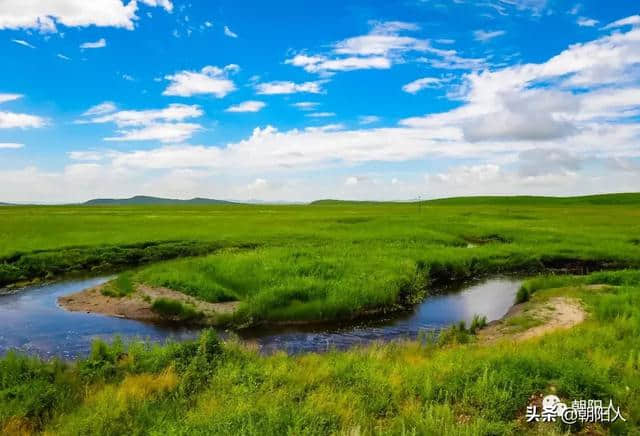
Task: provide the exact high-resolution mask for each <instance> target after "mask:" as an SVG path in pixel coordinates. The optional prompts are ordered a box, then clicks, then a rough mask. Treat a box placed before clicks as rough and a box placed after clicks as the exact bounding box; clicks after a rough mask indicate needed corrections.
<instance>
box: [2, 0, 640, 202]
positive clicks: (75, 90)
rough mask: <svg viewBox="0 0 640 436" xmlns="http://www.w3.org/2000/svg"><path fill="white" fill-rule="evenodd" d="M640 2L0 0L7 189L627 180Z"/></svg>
mask: <svg viewBox="0 0 640 436" xmlns="http://www.w3.org/2000/svg"><path fill="white" fill-rule="evenodd" d="M239 3H242V4H239ZM639 12H640V11H639V8H638V7H635V8H634V7H632V6H631V2H629V1H609V2H606V6H605V4H604V3H603V2H600V1H581V2H574V1H570V2H565V1H552V0H547V1H545V0H481V1H476V0H422V1H419V0H414V1H325V2H299V1H296V2H294V1H287V2H285V1H281V2H231V1H228V2H227V1H220V2H215V3H214V2H210V1H180V0H139V1H137V2H135V1H129V0H95V1H92V2H85V1H82V0H52V1H50V2H38V1H24V0H5V1H3V2H2V3H1V4H0V50H1V57H2V68H1V69H0V75H2V77H1V79H2V80H1V81H0V83H1V84H2V85H0V201H37V202H66V201H81V200H86V199H89V198H93V197H123V196H129V195H135V194H148V195H161V196H171V197H179V198H189V197H194V196H207V197H217V198H230V199H238V200H247V199H262V200H268V201H281V200H284V201H307V200H313V199H317V198H326V197H333V198H352V199H379V200H401V199H412V198H417V197H422V198H429V197H440V196H450V195H474V194H516V193H527V194H555V195H569V194H582V193H592V192H609V191H637V190H638V187H639V186H640V185H639V182H640V163H639V161H638V155H639V151H640V147H638V145H639V144H640V141H639V138H640V123H639V117H638V114H640V17H639V16H638V15H637V14H638V13H639Z"/></svg>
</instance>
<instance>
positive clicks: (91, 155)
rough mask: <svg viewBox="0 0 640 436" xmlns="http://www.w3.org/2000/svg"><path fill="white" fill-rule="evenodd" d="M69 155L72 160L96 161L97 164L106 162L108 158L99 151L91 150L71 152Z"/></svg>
mask: <svg viewBox="0 0 640 436" xmlns="http://www.w3.org/2000/svg"><path fill="white" fill-rule="evenodd" d="M67 155H68V156H69V159H71V160H79V161H95V162H97V161H101V160H104V159H105V158H106V157H107V156H106V154H105V153H102V152H99V151H91V150H77V151H70V152H68V153H67Z"/></svg>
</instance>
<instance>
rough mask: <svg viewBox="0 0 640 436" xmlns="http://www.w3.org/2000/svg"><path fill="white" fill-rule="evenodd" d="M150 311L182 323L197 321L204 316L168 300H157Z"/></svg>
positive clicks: (191, 307) (191, 308) (190, 307)
mask: <svg viewBox="0 0 640 436" xmlns="http://www.w3.org/2000/svg"><path fill="white" fill-rule="evenodd" d="M151 310H153V311H154V312H156V313H158V314H160V315H162V316H164V317H167V318H178V319H180V320H183V321H190V320H197V319H200V318H202V317H203V316H204V314H203V313H202V312H199V311H197V310H196V308H195V307H193V306H191V305H189V304H184V303H182V302H180V301H178V300H172V299H169V298H158V299H157V300H154V302H153V304H152V305H151Z"/></svg>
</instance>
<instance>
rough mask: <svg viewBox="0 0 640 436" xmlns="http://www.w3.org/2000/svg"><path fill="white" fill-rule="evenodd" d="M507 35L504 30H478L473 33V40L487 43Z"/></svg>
mask: <svg viewBox="0 0 640 436" xmlns="http://www.w3.org/2000/svg"><path fill="white" fill-rule="evenodd" d="M505 33H506V32H505V31H504V30H494V31H488V30H476V31H474V32H473V38H474V39H475V40H476V41H480V42H486V41H489V40H491V39H493V38H497V37H498V36H502V35H504V34H505Z"/></svg>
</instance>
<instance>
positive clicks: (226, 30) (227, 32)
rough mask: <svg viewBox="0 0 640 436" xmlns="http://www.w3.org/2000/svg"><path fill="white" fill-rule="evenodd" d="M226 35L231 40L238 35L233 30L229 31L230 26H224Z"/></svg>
mask: <svg viewBox="0 0 640 436" xmlns="http://www.w3.org/2000/svg"><path fill="white" fill-rule="evenodd" d="M224 34H225V35H227V36H228V37H229V38H237V37H238V35H237V34H235V33H234V32H232V31H231V29H229V26H224Z"/></svg>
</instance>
